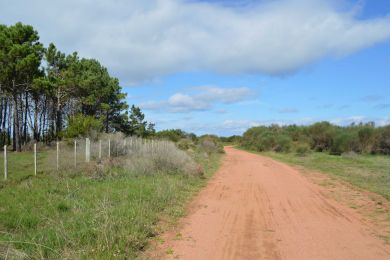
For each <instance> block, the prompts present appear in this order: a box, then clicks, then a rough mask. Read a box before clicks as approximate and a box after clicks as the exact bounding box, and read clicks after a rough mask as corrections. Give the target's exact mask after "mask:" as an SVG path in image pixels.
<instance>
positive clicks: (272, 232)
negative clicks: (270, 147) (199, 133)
mask: <svg viewBox="0 0 390 260" xmlns="http://www.w3.org/2000/svg"><path fill="white" fill-rule="evenodd" d="M320 191H321V189H320V187H319V186H317V185H315V184H312V183H311V182H309V181H308V180H307V179H305V177H303V176H302V175H301V174H300V173H299V172H297V171H296V170H295V169H293V168H291V167H289V166H287V165H285V164H282V163H279V162H276V161H274V160H272V159H269V158H266V157H261V156H258V155H254V154H251V153H247V152H244V151H240V150H236V149H233V148H230V147H228V148H226V156H225V159H224V162H223V164H222V166H221V168H220V170H219V171H218V172H217V173H216V175H215V177H214V178H213V179H212V180H211V181H210V182H209V184H208V185H207V187H206V188H205V189H204V190H203V191H201V192H200V194H199V195H198V196H197V197H196V199H195V201H194V202H193V203H192V204H191V209H190V214H189V215H188V216H187V217H185V218H184V219H183V220H182V224H181V230H179V231H178V232H175V235H172V234H171V235H170V236H169V235H166V238H165V239H166V240H167V241H166V243H165V247H166V250H167V251H168V253H169V254H166V255H165V256H164V258H173V257H178V258H179V259H197V260H200V259H213V260H214V259H224V260H225V259H353V260H357V259H390V252H389V248H388V247H387V246H385V245H384V243H383V241H381V240H380V239H378V238H376V237H375V236H374V235H373V234H372V233H371V230H370V228H369V227H368V226H367V225H365V224H364V223H363V222H362V221H361V218H360V216H358V215H356V213H355V212H354V211H353V210H352V209H350V208H348V207H345V206H342V205H340V204H338V203H337V202H335V201H333V200H330V199H327V198H325V197H324V196H323V195H322V194H321V192H320Z"/></svg>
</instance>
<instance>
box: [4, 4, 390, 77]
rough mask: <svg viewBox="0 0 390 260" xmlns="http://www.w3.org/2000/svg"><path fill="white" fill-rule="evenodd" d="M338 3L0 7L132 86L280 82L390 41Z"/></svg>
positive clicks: (387, 27)
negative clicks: (179, 79) (206, 75)
mask: <svg viewBox="0 0 390 260" xmlns="http://www.w3.org/2000/svg"><path fill="white" fill-rule="evenodd" d="M336 2H340V1H329V0H278V1H270V0H269V1H261V2H259V3H258V4H249V5H247V6H246V7H244V8H235V7H232V6H222V5H217V4H212V3H207V2H195V1H184V0H182V1H180V0H149V1H141V0H115V1H106V0H93V1H92V0H83V1H80V0H67V1H50V0H40V1H27V0H24V1H23V0H13V1H12V2H10V1H6V0H0V9H1V10H2V14H1V17H0V22H1V23H7V24H10V23H14V22H16V21H22V22H25V23H30V24H32V25H34V26H35V27H36V29H38V30H39V32H40V34H41V35H42V38H43V40H44V41H45V42H46V43H48V42H49V41H53V42H55V43H57V44H58V46H59V48H61V49H63V50H65V51H67V52H70V51H73V50H77V51H79V52H80V54H81V55H84V56H89V57H95V58H97V59H99V60H101V61H102V62H103V63H104V64H105V65H106V66H108V67H109V69H110V71H112V72H113V73H114V74H115V75H116V76H118V77H119V78H120V79H121V80H122V82H123V83H125V84H128V83H135V82H140V81H145V80H153V79H155V78H158V77H160V76H162V75H166V74H171V73H175V72H178V71H194V70H210V71H215V72H221V73H231V74H237V73H264V74H272V75H281V74H285V73H290V72H294V71H296V70H299V69H300V68H302V67H304V66H306V65H307V64H310V63H312V62H315V61H317V60H319V59H321V58H323V57H326V56H340V55H341V56H343V55H348V54H350V53H353V52H356V51H358V50H360V49H363V48H367V47H369V46H371V45H373V44H376V43H379V42H382V41H384V40H388V39H389V37H390V16H384V17H381V18H376V19H367V20H359V19H358V18H357V16H356V12H357V11H356V10H358V9H359V5H357V7H352V8H351V9H350V10H345V9H342V8H341V9H340V8H339V7H338V6H337V4H335V3H336Z"/></svg>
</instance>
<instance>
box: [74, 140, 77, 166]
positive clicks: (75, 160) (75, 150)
mask: <svg viewBox="0 0 390 260" xmlns="http://www.w3.org/2000/svg"><path fill="white" fill-rule="evenodd" d="M74 167H75V168H76V167H77V140H74Z"/></svg>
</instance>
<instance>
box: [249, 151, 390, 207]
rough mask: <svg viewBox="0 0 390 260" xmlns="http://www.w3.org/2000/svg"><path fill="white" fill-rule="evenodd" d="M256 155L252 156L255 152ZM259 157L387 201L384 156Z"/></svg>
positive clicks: (388, 162) (389, 168)
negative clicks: (331, 178)
mask: <svg viewBox="0 0 390 260" xmlns="http://www.w3.org/2000/svg"><path fill="white" fill-rule="evenodd" d="M255 153H256V152H255ZM258 154H261V155H265V156H269V157H271V158H273V159H276V160H279V161H282V162H285V163H288V164H291V165H300V166H303V167H305V168H307V169H310V170H316V171H320V172H322V173H325V174H328V175H330V176H334V177H337V178H340V179H342V180H344V181H346V182H348V183H351V184H352V185H355V186H357V187H360V188H363V189H365V190H368V191H371V192H375V193H377V194H380V195H382V196H383V197H385V198H386V199H387V200H390V157H389V156H384V155H342V156H337V155H329V154H326V153H319V152H313V153H308V154H307V155H305V156H299V155H296V154H294V153H275V152H261V153H258Z"/></svg>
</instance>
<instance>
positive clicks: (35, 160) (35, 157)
mask: <svg viewBox="0 0 390 260" xmlns="http://www.w3.org/2000/svg"><path fill="white" fill-rule="evenodd" d="M34 175H35V176H37V143H34Z"/></svg>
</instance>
